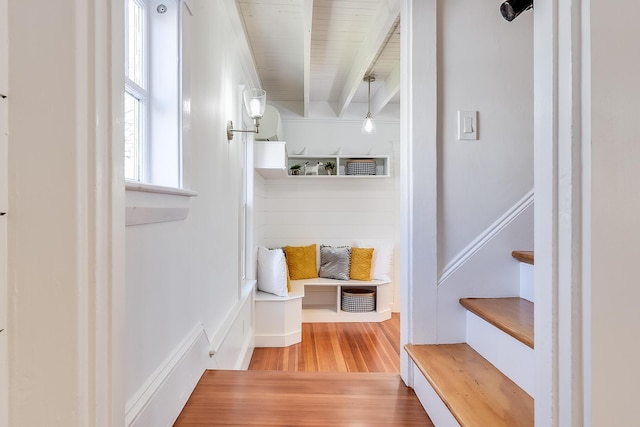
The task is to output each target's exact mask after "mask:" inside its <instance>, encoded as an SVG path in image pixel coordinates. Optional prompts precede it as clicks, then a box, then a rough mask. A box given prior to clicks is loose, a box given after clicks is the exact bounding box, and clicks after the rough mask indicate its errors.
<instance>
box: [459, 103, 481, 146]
mask: <svg viewBox="0 0 640 427" xmlns="http://www.w3.org/2000/svg"><path fill="white" fill-rule="evenodd" d="M477 139H478V112H477V111H462V110H458V141H465V140H467V141H468V140H477Z"/></svg>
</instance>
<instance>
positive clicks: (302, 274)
mask: <svg viewBox="0 0 640 427" xmlns="http://www.w3.org/2000/svg"><path fill="white" fill-rule="evenodd" d="M284 253H285V254H286V256H287V266H288V267H289V276H290V277H291V280H298V279H310V278H314V277H318V267H317V264H316V244H315V243H314V244H313V245H309V246H285V247H284Z"/></svg>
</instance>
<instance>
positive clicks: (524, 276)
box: [520, 262, 534, 302]
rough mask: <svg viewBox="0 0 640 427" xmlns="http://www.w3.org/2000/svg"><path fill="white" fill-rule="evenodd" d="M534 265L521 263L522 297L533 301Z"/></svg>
mask: <svg viewBox="0 0 640 427" xmlns="http://www.w3.org/2000/svg"><path fill="white" fill-rule="evenodd" d="M533 270H534V268H533V265H531V264H526V263H524V262H523V263H520V298H524V299H526V300H527V301H531V302H534V301H533V294H534V288H533Z"/></svg>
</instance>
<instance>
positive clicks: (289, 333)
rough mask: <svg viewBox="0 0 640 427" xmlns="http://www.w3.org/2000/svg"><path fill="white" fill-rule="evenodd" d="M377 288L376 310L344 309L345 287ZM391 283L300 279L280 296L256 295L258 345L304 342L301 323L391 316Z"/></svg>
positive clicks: (261, 293) (365, 319) (356, 320)
mask: <svg viewBox="0 0 640 427" xmlns="http://www.w3.org/2000/svg"><path fill="white" fill-rule="evenodd" d="M343 288H345V289H353V288H365V289H371V290H375V299H376V304H375V306H376V309H375V311H369V312H364V313H350V312H346V311H343V310H342V309H341V295H342V289H343ZM391 302H392V290H391V282H390V281H385V280H370V281H362V280H335V279H324V278H321V277H319V278H314V279H301V280H292V281H291V292H289V295H288V296H286V297H279V296H276V295H273V294H269V293H266V292H262V291H256V296H255V346H256V347H287V346H290V345H292V344H297V343H299V342H301V341H302V322H307V323H322V322H382V321H385V320H388V319H390V318H391Z"/></svg>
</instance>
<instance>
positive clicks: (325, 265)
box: [320, 245, 351, 280]
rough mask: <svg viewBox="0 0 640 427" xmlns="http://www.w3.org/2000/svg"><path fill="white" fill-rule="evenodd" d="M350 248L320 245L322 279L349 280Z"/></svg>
mask: <svg viewBox="0 0 640 427" xmlns="http://www.w3.org/2000/svg"><path fill="white" fill-rule="evenodd" d="M350 265H351V247H350V246H325V245H320V277H325V278H327V279H338V280H349V267H350Z"/></svg>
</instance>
